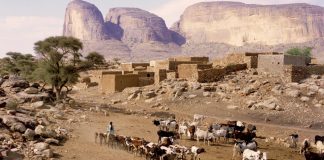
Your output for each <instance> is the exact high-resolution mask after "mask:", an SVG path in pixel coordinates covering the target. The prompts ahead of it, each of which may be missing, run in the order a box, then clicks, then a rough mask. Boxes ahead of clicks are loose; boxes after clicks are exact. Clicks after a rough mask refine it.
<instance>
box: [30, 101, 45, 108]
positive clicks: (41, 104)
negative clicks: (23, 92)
mask: <svg viewBox="0 0 324 160" xmlns="http://www.w3.org/2000/svg"><path fill="white" fill-rule="evenodd" d="M31 106H32V108H34V109H45V106H44V101H38V102H34V103H32V104H31Z"/></svg>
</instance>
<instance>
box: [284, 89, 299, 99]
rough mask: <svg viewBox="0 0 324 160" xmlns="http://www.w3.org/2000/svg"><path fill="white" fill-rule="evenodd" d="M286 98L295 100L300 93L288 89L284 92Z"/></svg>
mask: <svg viewBox="0 0 324 160" xmlns="http://www.w3.org/2000/svg"><path fill="white" fill-rule="evenodd" d="M286 94H287V96H290V97H294V98H297V97H299V96H300V94H301V92H300V91H299V90H297V89H289V90H287V91H286Z"/></svg>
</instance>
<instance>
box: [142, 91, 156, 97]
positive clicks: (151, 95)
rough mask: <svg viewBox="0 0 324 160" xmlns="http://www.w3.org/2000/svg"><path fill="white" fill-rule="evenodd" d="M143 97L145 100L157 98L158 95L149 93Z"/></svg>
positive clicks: (152, 92)
mask: <svg viewBox="0 0 324 160" xmlns="http://www.w3.org/2000/svg"><path fill="white" fill-rule="evenodd" d="M143 96H144V98H145V99H151V98H153V97H155V96H156V93H155V92H154V91H149V92H147V93H144V94H143Z"/></svg>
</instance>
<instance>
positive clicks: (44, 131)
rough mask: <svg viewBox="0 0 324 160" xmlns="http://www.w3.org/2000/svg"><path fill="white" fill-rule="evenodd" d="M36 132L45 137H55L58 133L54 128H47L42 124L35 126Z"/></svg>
mask: <svg viewBox="0 0 324 160" xmlns="http://www.w3.org/2000/svg"><path fill="white" fill-rule="evenodd" d="M35 133H36V135H40V136H42V137H44V138H54V137H56V136H57V134H56V132H55V131H54V130H51V129H47V128H46V127H45V126H42V125H38V126H37V127H36V128H35Z"/></svg>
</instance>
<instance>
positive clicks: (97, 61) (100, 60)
mask: <svg viewBox="0 0 324 160" xmlns="http://www.w3.org/2000/svg"><path fill="white" fill-rule="evenodd" d="M85 59H86V60H87V61H88V62H89V63H90V64H92V65H104V64H105V63H106V60H105V57H104V56H103V55H101V54H99V53H97V52H91V53H89V54H88V55H87V56H86V57H85Z"/></svg>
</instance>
